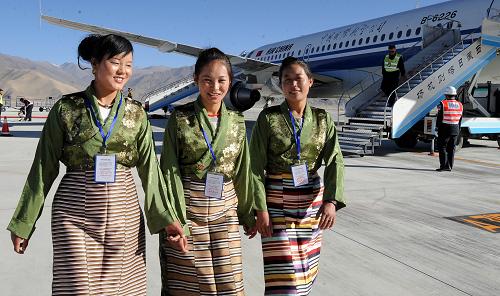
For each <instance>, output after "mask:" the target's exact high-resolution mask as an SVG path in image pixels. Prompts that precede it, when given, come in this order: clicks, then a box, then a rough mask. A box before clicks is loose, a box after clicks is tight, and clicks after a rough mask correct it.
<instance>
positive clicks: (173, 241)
mask: <svg viewBox="0 0 500 296" xmlns="http://www.w3.org/2000/svg"><path fill="white" fill-rule="evenodd" d="M165 232H166V233H167V243H168V244H169V245H170V246H171V247H172V248H174V249H176V250H179V251H181V252H183V253H184V254H186V253H187V252H188V242H187V237H186V236H185V235H184V230H183V229H182V227H181V225H180V224H179V222H174V223H172V224H169V225H167V226H166V227H165Z"/></svg>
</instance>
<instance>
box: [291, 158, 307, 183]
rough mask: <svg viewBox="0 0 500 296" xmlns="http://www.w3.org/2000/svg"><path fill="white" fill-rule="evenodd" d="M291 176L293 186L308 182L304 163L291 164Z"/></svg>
mask: <svg viewBox="0 0 500 296" xmlns="http://www.w3.org/2000/svg"><path fill="white" fill-rule="evenodd" d="M292 176H293V185H294V186H295V187H299V186H302V185H307V184H308V183H309V176H308V174H307V165H306V164H305V163H304V164H297V165H292Z"/></svg>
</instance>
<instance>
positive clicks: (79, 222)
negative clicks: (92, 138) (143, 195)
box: [52, 169, 146, 296]
mask: <svg viewBox="0 0 500 296" xmlns="http://www.w3.org/2000/svg"><path fill="white" fill-rule="evenodd" d="M52 242H53V248H54V262H53V282H52V295H72V296H75V295H146V256H145V246H146V242H145V229H144V218H143V216H142V213H141V208H140V206H139V200H138V197H137V192H136V189H135V183H134V179H133V176H132V174H131V171H130V169H120V170H117V172H116V182H115V183H109V184H97V183H95V182H94V172H93V171H87V172H83V171H78V172H76V171H70V172H67V173H66V175H64V177H63V179H62V181H61V184H60V185H59V188H58V190H57V192H56V195H55V197H54V202H53V205H52Z"/></svg>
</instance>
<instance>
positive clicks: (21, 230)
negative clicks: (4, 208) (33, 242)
mask: <svg viewBox="0 0 500 296" xmlns="http://www.w3.org/2000/svg"><path fill="white" fill-rule="evenodd" d="M7 230H10V231H11V232H12V233H14V234H15V235H17V236H19V237H21V238H24V239H30V238H31V235H32V234H33V232H34V231H35V225H34V224H33V223H26V222H23V221H20V220H18V219H15V218H12V220H10V223H9V226H7Z"/></svg>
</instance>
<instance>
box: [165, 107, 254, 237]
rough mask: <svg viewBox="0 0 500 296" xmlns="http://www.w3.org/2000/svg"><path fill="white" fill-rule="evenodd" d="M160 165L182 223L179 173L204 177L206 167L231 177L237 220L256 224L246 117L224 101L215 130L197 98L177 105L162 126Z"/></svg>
mask: <svg viewBox="0 0 500 296" xmlns="http://www.w3.org/2000/svg"><path fill="white" fill-rule="evenodd" d="M200 125H201V126H202V127H203V129H204V130H205V132H206V133H207V136H208V138H209V140H210V141H211V142H212V148H213V150H214V152H215V155H216V162H215V165H213V164H212V154H211V153H210V150H209V149H208V146H207V143H206V142H205V138H204V137H203V133H202V131H201V128H200ZM160 166H161V169H162V171H163V175H164V177H165V181H166V182H167V187H168V190H169V196H172V200H174V201H175V207H176V210H177V212H176V213H177V214H176V215H177V217H179V218H180V220H179V221H180V223H181V224H183V225H186V203H185V197H184V190H183V185H182V176H191V177H196V178H198V179H200V180H205V177H206V174H207V172H208V170H209V169H210V171H214V172H218V173H221V174H223V175H224V178H225V179H226V180H232V181H233V184H234V187H235V191H236V195H237V196H238V218H239V221H240V224H242V225H246V226H249V227H251V226H253V225H254V224H255V218H254V214H253V195H252V194H251V188H250V185H251V183H250V157H249V153H248V144H247V138H246V128H245V119H244V118H243V115H242V114H241V113H240V112H236V111H231V110H227V109H226V107H225V105H224V103H223V104H222V106H221V109H220V121H219V125H218V128H217V130H216V131H214V129H213V127H212V125H211V124H210V121H209V118H208V114H207V111H206V109H205V108H204V107H203V104H202V103H201V102H200V99H198V100H196V101H195V102H191V103H188V104H186V105H183V106H181V107H178V108H176V109H175V111H174V112H173V113H172V115H171V116H170V118H169V120H168V124H167V127H166V130H165V135H164V140H163V152H162V154H161V160H160ZM185 231H186V232H187V228H186V227H185Z"/></svg>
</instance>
